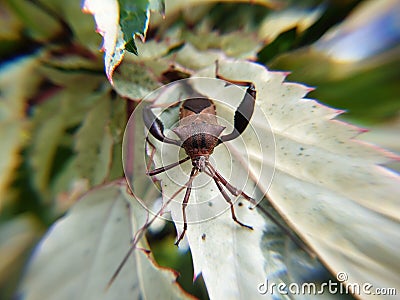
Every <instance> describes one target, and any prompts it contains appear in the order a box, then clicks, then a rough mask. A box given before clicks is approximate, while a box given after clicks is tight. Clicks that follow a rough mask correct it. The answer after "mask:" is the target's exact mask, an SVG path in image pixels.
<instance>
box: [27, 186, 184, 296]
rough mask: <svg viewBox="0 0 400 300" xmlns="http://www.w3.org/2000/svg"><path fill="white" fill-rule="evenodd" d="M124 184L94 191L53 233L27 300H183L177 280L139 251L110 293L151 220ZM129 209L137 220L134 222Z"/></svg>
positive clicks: (32, 273)
mask: <svg viewBox="0 0 400 300" xmlns="http://www.w3.org/2000/svg"><path fill="white" fill-rule="evenodd" d="M127 189H128V187H127V185H126V184H125V181H120V182H117V183H113V184H110V185H108V186H104V187H100V188H97V189H94V190H92V191H90V192H89V193H88V194H86V195H85V196H84V197H83V198H82V199H81V200H80V201H79V202H78V203H77V204H76V205H75V206H74V207H73V208H72V209H71V211H70V212H69V213H68V214H67V215H66V216H65V217H63V218H62V219H61V220H59V221H58V222H57V223H56V224H55V225H53V227H52V228H51V229H50V230H49V232H48V233H47V235H46V236H45V237H44V239H43V240H42V242H41V243H40V245H39V246H38V248H37V249H36V251H35V254H34V256H33V258H32V261H31V263H30V265H29V266H28V270H27V274H26V276H25V278H24V280H23V283H22V287H21V290H20V292H21V293H22V294H23V295H24V299H139V298H143V299H161V298H163V299H182V298H187V296H186V295H185V294H184V293H183V292H182V291H181V290H180V288H179V287H178V286H177V285H176V283H175V279H176V278H175V277H176V275H175V274H174V273H173V272H171V271H169V270H166V269H165V268H162V269H161V268H158V267H156V266H155V265H154V264H153V262H152V261H151V259H150V258H149V257H148V255H147V254H145V253H144V252H143V251H142V250H139V249H137V250H135V251H134V252H133V254H132V255H131V256H130V258H129V259H128V261H127V262H126V265H125V266H124V267H123V269H122V271H121V273H120V274H119V275H118V277H117V278H116V280H115V281H114V282H113V284H112V285H111V286H110V287H109V289H108V290H107V289H106V287H107V283H108V281H109V280H110V279H111V277H112V275H113V273H114V271H115V270H116V268H117V266H118V265H119V264H120V262H121V260H122V258H123V257H124V255H125V254H126V253H127V251H128V249H129V247H130V241H131V238H132V236H131V232H132V231H131V230H132V229H133V230H134V231H135V232H136V231H137V230H138V229H139V228H140V227H141V226H142V225H143V222H144V221H145V217H146V214H145V213H144V211H143V209H142V207H141V206H140V204H138V203H137V201H135V200H133V201H131V200H132V197H130V196H129V194H128V193H127ZM130 209H132V211H134V212H135V214H134V216H135V217H136V218H133V219H132V226H133V228H131V220H130Z"/></svg>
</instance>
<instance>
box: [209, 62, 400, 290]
mask: <svg viewBox="0 0 400 300" xmlns="http://www.w3.org/2000/svg"><path fill="white" fill-rule="evenodd" d="M212 72H213V71H212V70H209V71H208V73H205V72H204V73H201V75H208V76H211V75H212ZM220 73H221V75H222V76H224V77H225V78H230V79H234V80H241V81H243V80H244V81H252V82H254V84H255V86H256V89H257V102H258V103H259V105H260V109H262V110H263V112H264V113H265V114H266V116H267V117H268V121H269V122H270V125H271V128H272V130H273V133H274V135H275V143H276V161H275V176H274V179H273V182H272V184H271V186H269V182H268V181H265V180H263V178H260V177H253V180H255V181H256V182H257V186H258V188H259V189H260V190H261V191H262V192H263V193H265V194H267V195H268V196H269V198H270V199H271V203H272V205H273V206H274V207H275V208H276V209H277V210H278V211H279V212H280V213H281V215H282V216H283V217H284V218H285V219H286V220H287V221H288V222H289V224H290V225H291V226H292V227H293V229H295V230H296V231H297V233H298V234H299V235H300V236H301V237H302V238H303V239H304V240H305V241H306V242H307V243H308V244H309V245H310V246H311V247H312V248H313V249H314V250H315V252H316V253H317V255H318V256H319V258H320V259H321V260H322V261H323V262H324V263H325V265H326V266H327V267H328V268H329V269H330V270H331V271H332V273H333V274H337V273H338V272H346V273H347V275H348V283H353V282H358V283H360V282H361V283H362V282H369V283H371V284H372V285H373V286H374V287H388V286H389V287H397V288H398V282H399V280H398V279H399V277H398V270H399V269H400V265H399V264H397V261H398V260H397V259H396V256H397V254H396V253H397V250H396V249H397V248H398V247H399V246H400V245H398V244H396V242H395V241H400V236H399V232H400V230H399V229H400V225H399V220H400V216H399V213H398V212H399V209H398V208H399V199H398V197H397V195H398V194H399V192H400V191H399V176H398V175H397V174H394V173H392V172H390V171H389V170H387V169H385V168H383V167H381V166H379V165H380V164H383V163H385V162H388V161H390V160H393V159H397V160H398V159H399V158H398V157H396V156H395V155H393V154H390V153H389V152H385V151H383V150H381V149H379V148H377V147H373V146H371V145H368V144H366V143H363V142H360V141H359V140H357V139H355V137H356V136H357V135H358V134H359V133H360V132H361V130H360V129H358V128H356V127H352V126H350V125H348V124H345V123H341V122H339V121H335V120H332V119H333V118H334V117H335V116H337V115H338V114H340V111H337V110H334V109H331V108H328V107H325V106H322V105H320V104H318V103H317V102H316V101H314V100H308V99H304V98H303V97H304V96H305V95H306V94H307V92H308V91H309V89H308V88H307V87H305V86H302V85H299V84H293V83H283V80H284V75H285V74H283V73H274V72H269V71H268V70H266V69H265V68H263V67H261V66H259V65H256V64H252V63H247V62H240V61H237V62H227V63H221V64H220ZM252 126H254V128H255V131H256V132H257V133H258V135H259V136H260V137H262V136H264V135H265V134H266V132H268V129H267V127H265V122H263V120H258V119H257V118H253V120H252ZM266 130H267V131H266ZM247 138H248V137H247V134H246V132H245V133H244V134H243V139H244V140H245V141H247ZM227 144H228V143H227ZM238 145H239V144H238V143H236V141H233V142H231V143H230V144H228V145H227V147H229V148H230V149H232V153H233V154H234V157H238V158H240V156H241V155H242V156H243V155H245V154H246V153H248V154H249V155H250V161H251V164H250V165H249V166H248V167H249V170H250V172H252V171H251V170H252V169H253V168H254V169H256V170H257V169H258V168H259V167H260V165H268V164H270V163H271V162H270V161H269V160H265V159H262V157H260V156H259V154H258V153H257V152H255V151H254V150H252V147H254V145H253V144H252V142H251V140H248V142H246V145H247V147H248V149H247V150H245V149H241V150H240V147H239V146H238ZM236 154H237V155H236ZM245 167H246V166H245ZM393 243H395V244H393ZM339 245H340V246H339ZM396 274H397V275H396Z"/></svg>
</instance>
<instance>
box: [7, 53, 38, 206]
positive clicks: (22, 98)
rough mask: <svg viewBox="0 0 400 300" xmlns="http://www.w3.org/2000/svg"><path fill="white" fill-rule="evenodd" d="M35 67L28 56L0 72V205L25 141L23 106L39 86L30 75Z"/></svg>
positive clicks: (26, 125) (32, 58)
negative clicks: (0, 141)
mask: <svg viewBox="0 0 400 300" xmlns="http://www.w3.org/2000/svg"><path fill="white" fill-rule="evenodd" d="M37 66H38V59H37V57H36V56H31V57H26V58H22V59H19V60H16V61H14V62H12V63H8V64H5V65H3V66H2V68H1V70H0V137H1V140H2V143H1V146H0V195H1V196H0V199H1V200H0V202H2V204H3V205H4V202H3V201H5V198H6V194H7V192H6V190H7V188H8V185H9V184H10V182H11V181H12V180H13V178H14V176H15V175H14V171H15V169H16V168H17V166H18V165H19V163H20V160H21V158H20V151H21V149H22V147H23V146H24V145H25V144H26V142H27V141H28V138H29V136H28V129H29V121H28V119H27V118H26V116H25V106H26V99H29V97H31V96H32V94H33V93H34V91H35V90H36V88H37V86H38V84H39V80H40V77H39V76H33V75H32V74H33V72H34V70H35V68H36V67H37ZM16 82H18V83H19V84H18V85H16V84H15V83H16ZM3 197H4V198H3Z"/></svg>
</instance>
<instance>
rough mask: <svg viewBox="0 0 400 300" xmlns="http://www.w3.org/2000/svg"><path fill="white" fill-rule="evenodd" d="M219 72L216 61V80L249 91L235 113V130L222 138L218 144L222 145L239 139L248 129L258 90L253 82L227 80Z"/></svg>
mask: <svg viewBox="0 0 400 300" xmlns="http://www.w3.org/2000/svg"><path fill="white" fill-rule="evenodd" d="M218 70H219V64H218V60H216V61H215V77H216V78H218V79H223V80H225V81H227V82H229V83H231V84H235V85H240V86H247V90H246V93H245V95H244V97H243V100H242V102H241V103H240V104H239V106H238V108H237V109H236V111H235V116H234V119H233V127H234V129H233V131H232V132H231V133H229V134H226V135H223V136H221V138H220V141H219V143H218V144H220V143H221V142H226V141H231V140H233V139H235V138H237V137H238V136H239V135H241V134H242V133H243V131H244V130H245V129H246V128H247V126H248V125H249V121H250V119H251V117H252V115H253V112H254V106H255V99H256V94H257V92H256V89H255V87H254V84H253V83H252V82H246V81H235V80H229V79H227V78H224V77H222V76H220V75H219V74H218Z"/></svg>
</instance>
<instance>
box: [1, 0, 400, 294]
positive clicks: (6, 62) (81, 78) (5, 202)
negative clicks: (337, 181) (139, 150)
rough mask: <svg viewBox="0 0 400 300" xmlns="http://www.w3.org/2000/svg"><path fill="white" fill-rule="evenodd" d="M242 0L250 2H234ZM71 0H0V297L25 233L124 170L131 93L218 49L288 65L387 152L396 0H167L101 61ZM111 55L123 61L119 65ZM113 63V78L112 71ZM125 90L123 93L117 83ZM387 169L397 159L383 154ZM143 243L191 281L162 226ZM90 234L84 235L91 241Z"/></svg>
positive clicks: (183, 257) (183, 73)
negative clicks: (128, 45) (119, 50)
mask: <svg viewBox="0 0 400 300" xmlns="http://www.w3.org/2000/svg"><path fill="white" fill-rule="evenodd" d="M246 2H252V4H249V3H246ZM80 6H81V3H80V1H79V0H71V1H61V0H3V1H1V2H0V15H1V18H0V63H1V64H0V139H1V144H0V298H1V299H7V298H9V297H10V296H11V295H12V294H13V292H14V291H15V288H16V286H17V284H18V281H19V279H20V277H21V274H22V272H23V266H24V264H25V263H26V261H27V259H28V257H29V254H30V252H31V250H32V249H33V247H34V245H35V243H36V242H37V241H38V240H39V239H40V237H41V236H42V235H43V233H44V232H45V231H46V230H47V229H48V228H49V226H51V224H52V223H53V222H54V221H55V220H57V218H59V217H60V216H62V215H63V214H64V213H65V211H66V210H67V209H68V208H69V207H70V206H71V205H72V204H73V203H74V202H75V201H76V200H77V199H78V198H79V196H80V195H82V194H83V193H84V192H86V191H87V190H89V189H90V188H91V187H93V186H96V185H99V184H101V183H104V182H109V181H111V180H113V179H116V178H120V177H122V176H123V171H122V164H121V144H122V134H123V130H124V126H125V124H126V122H127V119H128V117H129V114H130V112H131V111H132V109H133V108H134V105H135V104H134V101H131V100H138V99H139V98H140V97H141V96H143V95H145V94H146V93H147V92H149V91H151V90H152V89H154V88H155V87H157V86H159V85H161V84H162V83H166V82H170V81H172V80H176V79H179V78H184V77H187V76H189V75H190V73H191V71H193V70H196V69H197V68H200V67H202V66H205V65H207V64H209V63H210V62H212V61H213V60H215V58H217V57H218V55H226V56H230V57H240V58H245V59H251V60H254V61H257V62H259V63H261V64H264V65H266V66H267V67H268V68H270V69H274V70H285V71H290V72H291V74H290V75H289V77H288V80H290V81H297V82H302V83H305V84H307V85H309V86H311V87H315V88H316V90H314V91H312V92H311V93H310V94H309V96H308V97H310V98H316V99H318V100H319V101H321V102H322V103H325V104H326V105H329V106H333V107H336V108H338V109H343V110H346V111H347V113H346V114H344V115H342V116H341V119H343V120H345V121H349V122H352V123H355V124H356V125H359V126H362V127H366V128H370V129H372V131H371V132H370V133H367V134H364V135H363V136H362V137H361V138H362V139H366V140H368V141H371V142H375V143H378V144H380V145H382V146H384V147H386V148H389V149H391V150H393V151H400V143H399V134H398V133H399V132H400V114H399V111H400V101H399V98H398V97H399V89H400V88H399V77H400V56H399V49H400V43H399V41H400V23H399V22H398V20H399V17H400V4H399V3H398V2H397V1H395V0H394V1H383V0H382V1H360V0H344V1H342V0H340V1H339V0H336V1H335V0H332V1H317V0H303V1H290V0H270V1H231V2H229V1H224V2H218V1H201V2H200V1H166V16H165V18H162V17H161V16H160V15H159V14H152V15H151V19H150V24H149V26H150V27H149V30H148V33H147V38H146V43H145V44H142V43H141V42H140V41H139V40H137V41H136V43H137V47H138V52H139V56H137V57H136V56H134V55H130V54H127V55H126V60H127V61H129V62H130V64H129V66H128V67H127V66H126V65H123V66H121V67H120V68H119V69H117V72H116V74H115V82H116V84H115V88H113V87H112V86H111V85H110V83H109V82H108V80H107V78H106V76H105V74H104V61H103V54H102V53H101V52H100V51H99V49H100V47H101V44H102V39H101V36H100V35H99V34H97V33H96V32H95V23H94V21H93V18H92V16H91V15H88V14H83V13H82V12H81V7H80ZM123 68H129V69H130V70H129V71H127V72H124V71H123ZM124 76H126V77H124ZM127 88H129V89H133V90H134V91H135V92H137V95H138V97H137V99H126V98H124V90H125V89H127ZM390 167H392V168H395V169H396V168H397V169H399V166H398V165H396V164H393V165H390ZM148 238H149V241H150V244H151V248H152V251H153V254H154V256H155V258H156V259H157V261H158V262H159V263H160V264H161V265H163V266H169V267H172V268H174V269H176V270H178V271H179V272H180V274H181V276H180V277H179V281H180V283H181V284H182V286H183V287H184V288H185V289H187V290H188V291H190V292H191V293H194V294H195V295H196V296H198V297H200V298H203V299H204V298H207V294H206V292H205V290H204V287H202V283H201V278H200V279H199V280H197V281H196V282H195V284H194V286H193V284H192V279H193V270H192V266H191V258H190V253H189V252H187V251H182V250H181V251H178V250H177V249H176V247H174V246H173V240H174V227H173V225H172V224H168V225H167V226H166V227H165V228H164V229H163V230H162V231H159V232H153V233H149V236H148ZM94 246H95V245H94Z"/></svg>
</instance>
